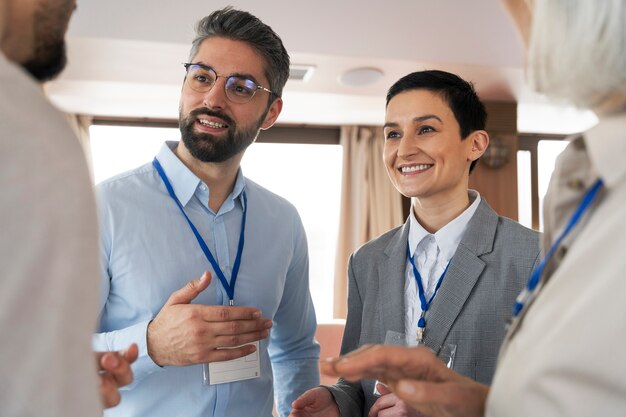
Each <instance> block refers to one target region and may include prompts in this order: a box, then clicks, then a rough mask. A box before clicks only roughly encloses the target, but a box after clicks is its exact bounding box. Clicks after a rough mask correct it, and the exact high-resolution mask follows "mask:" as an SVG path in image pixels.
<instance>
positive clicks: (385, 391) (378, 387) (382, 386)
mask: <svg viewBox="0 0 626 417" xmlns="http://www.w3.org/2000/svg"><path fill="white" fill-rule="evenodd" d="M376 390H377V391H378V392H379V393H380V395H387V394H391V390H390V389H389V387H388V386H387V385H385V384H383V383H382V382H378V383H376Z"/></svg>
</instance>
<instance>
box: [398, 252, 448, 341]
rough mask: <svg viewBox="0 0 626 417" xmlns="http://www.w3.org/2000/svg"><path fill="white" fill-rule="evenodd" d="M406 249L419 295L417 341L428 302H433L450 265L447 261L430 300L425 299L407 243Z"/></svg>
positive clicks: (420, 333) (419, 337)
mask: <svg viewBox="0 0 626 417" xmlns="http://www.w3.org/2000/svg"><path fill="white" fill-rule="evenodd" d="M406 250H407V254H408V256H409V262H411V266H412V267H413V275H414V276H415V281H416V282H417V293H418V295H419V298H420V306H421V308H422V314H421V315H420V318H419V320H418V322H417V327H418V329H419V331H418V336H417V337H418V341H421V339H422V334H423V330H424V328H425V327H426V317H425V316H426V312H427V311H428V309H429V308H430V303H432V302H433V299H434V298H435V296H436V295H437V291H439V287H441V283H442V282H443V277H445V276H446V272H448V267H449V266H450V262H448V265H446V269H444V270H443V274H441V276H440V277H439V281H437V285H436V286H435V291H433V295H432V296H431V297H430V300H426V293H425V292H424V286H423V285H422V276H421V275H420V273H419V272H418V271H417V268H416V267H415V259H414V257H413V256H412V255H411V249H410V248H409V245H407V248H406Z"/></svg>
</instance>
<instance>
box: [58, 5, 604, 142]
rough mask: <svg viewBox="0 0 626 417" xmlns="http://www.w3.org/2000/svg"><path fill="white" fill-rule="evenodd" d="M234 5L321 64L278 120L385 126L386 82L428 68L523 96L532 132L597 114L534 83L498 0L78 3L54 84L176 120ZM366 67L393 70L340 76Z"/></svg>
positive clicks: (89, 99)
mask: <svg viewBox="0 0 626 417" xmlns="http://www.w3.org/2000/svg"><path fill="white" fill-rule="evenodd" d="M229 4H230V5H233V6H235V7H236V8H239V9H243V10H247V11H249V12H251V13H252V14H254V15H256V16H258V17H259V18H260V19H261V20H263V21H264V22H265V23H267V24H269V25H270V26H271V27H272V28H273V29H274V30H275V31H276V32H277V33H278V34H279V35H280V36H281V38H282V40H283V42H284V44H285V47H286V48H287V50H288V51H289V53H290V55H291V62H292V64H300V65H312V66H314V67H315V70H314V72H313V75H312V76H311V78H310V79H309V80H308V81H306V82H304V81H291V80H290V81H289V82H288V83H287V85H286V87H285V90H284V95H283V99H284V108H283V112H282V114H281V116H280V118H279V120H278V122H279V123H283V124H304V125H342V124H382V123H383V120H384V97H385V94H386V91H387V88H388V87H389V86H390V85H391V84H393V82H395V81H396V80H397V79H398V78H400V77H401V76H403V75H405V74H407V73H409V72H412V71H416V70H421V69H443V70H447V71H451V72H455V73H457V74H459V75H460V76H461V77H463V78H465V79H468V80H470V81H472V82H473V83H474V85H475V86H476V89H477V91H478V93H479V95H480V96H481V97H482V98H483V99H484V100H488V101H517V102H518V104H519V106H518V113H519V115H518V118H519V120H518V129H519V130H520V131H523V132H541V133H573V132H577V131H581V130H584V129H586V128H588V127H589V126H590V125H593V124H594V123H595V122H596V119H595V116H593V114H591V113H590V112H581V111H578V110H575V109H573V108H571V107H567V106H563V105H555V104H551V103H548V102H547V101H546V100H545V99H544V98H542V97H540V96H538V95H537V94H534V93H532V92H531V91H529V90H528V89H527V88H526V87H525V86H524V74H523V52H522V48H521V43H520V41H519V38H518V37H517V34H516V32H515V30H514V28H513V25H512V24H511V22H510V20H509V17H508V16H507V15H506V13H505V11H504V9H503V8H502V6H501V5H500V1H499V0H472V1H459V0H436V1H433V0H431V1H425V0H385V1H376V2H374V1H369V0H334V1H331V0H316V1H314V2H311V1H309V2H302V1H297V0H266V1H263V2H261V1H256V0H233V1H231V2H223V1H211V0H203V1H200V0H180V1H177V2H174V1H171V0H132V1H129V0H106V1H98V0H78V9H77V11H76V13H75V15H74V17H73V19H72V22H71V24H70V28H69V32H68V57H69V64H68V67H67V69H66V71H65V72H64V73H63V74H62V76H61V77H59V78H58V79H57V80H55V81H53V82H51V83H49V85H48V86H47V91H48V93H49V94H50V96H51V98H52V100H53V101H55V102H56V103H57V104H58V105H59V106H60V107H61V108H63V109H64V110H66V111H70V112H75V113H82V114H91V115H97V116H114V117H140V118H144V117H145V118H160V119H162V118H166V119H177V118H178V99H179V94H180V88H181V81H182V78H183V71H184V70H183V67H182V65H181V63H182V62H185V61H186V60H187V54H188V52H189V45H190V42H191V39H192V38H193V28H194V24H195V22H196V21H197V20H198V19H199V18H201V17H203V16H205V15H207V14H209V13H210V12H211V11H212V10H215V9H217V8H221V7H223V6H226V5H229ZM359 67H374V68H378V69H380V70H382V71H383V73H384V75H383V77H382V78H381V79H379V80H378V81H376V82H374V83H373V84H371V85H368V86H361V87H354V86H347V85H343V84H341V83H340V82H339V78H340V76H341V75H342V74H343V73H344V72H345V71H347V70H350V69H353V68H359Z"/></svg>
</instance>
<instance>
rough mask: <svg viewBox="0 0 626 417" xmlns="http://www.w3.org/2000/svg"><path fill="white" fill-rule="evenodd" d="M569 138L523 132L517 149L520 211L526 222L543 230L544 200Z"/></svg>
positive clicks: (520, 219) (526, 224)
mask: <svg viewBox="0 0 626 417" xmlns="http://www.w3.org/2000/svg"><path fill="white" fill-rule="evenodd" d="M568 143H569V141H568V140H565V137H558V136H554V137H551V136H546V137H544V136H520V137H519V151H518V152H517V178H518V212H519V221H520V223H522V224H523V225H524V226H527V227H532V228H534V229H536V230H540V231H541V230H543V200H544V197H545V195H546V191H547V190H548V184H549V182H550V177H551V176H552V172H553V171H554V166H555V163H556V158H557V157H558V156H559V154H560V153H561V152H562V151H563V150H564V149H565V147H566V146H567V144H568Z"/></svg>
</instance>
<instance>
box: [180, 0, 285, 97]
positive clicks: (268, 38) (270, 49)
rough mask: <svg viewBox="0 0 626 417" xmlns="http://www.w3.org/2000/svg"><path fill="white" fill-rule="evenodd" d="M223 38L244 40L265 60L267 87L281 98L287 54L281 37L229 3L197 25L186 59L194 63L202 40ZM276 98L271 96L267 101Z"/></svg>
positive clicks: (258, 20) (257, 19)
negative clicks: (268, 84)
mask: <svg viewBox="0 0 626 417" xmlns="http://www.w3.org/2000/svg"><path fill="white" fill-rule="evenodd" d="M213 37H224V38H228V39H232V40H237V41H242V42H246V43H247V44H248V45H250V46H251V47H252V48H254V50H256V51H257V52H258V53H259V54H260V55H261V56H262V57H263V59H264V60H265V62H266V68H265V69H264V72H265V76H266V77H267V79H268V80H269V83H270V86H269V89H270V90H272V92H273V93H274V95H275V96H277V97H280V96H282V93H283V87H284V86H285V83H287V78H289V54H288V53H287V50H286V49H285V47H284V46H283V42H282V40H281V39H280V37H279V36H278V35H277V34H276V32H274V31H273V30H272V28H271V27H269V26H268V25H266V24H265V23H263V22H262V21H261V20H260V19H259V18H257V17H255V16H253V15H251V14H250V13H248V12H245V11H242V10H236V9H233V8H232V7H231V6H228V7H225V8H223V9H221V10H216V11H214V12H213V13H211V14H210V15H208V16H206V17H205V18H203V19H202V20H200V21H199V22H198V24H197V25H196V37H195V38H194V40H193V42H192V44H191V51H190V53H189V61H190V62H193V59H194V58H195V56H196V54H197V53H198V49H200V45H201V44H202V42H203V41H204V40H205V39H208V38H213ZM274 98H275V97H272V96H271V95H270V101H273V99H274Z"/></svg>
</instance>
